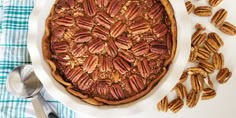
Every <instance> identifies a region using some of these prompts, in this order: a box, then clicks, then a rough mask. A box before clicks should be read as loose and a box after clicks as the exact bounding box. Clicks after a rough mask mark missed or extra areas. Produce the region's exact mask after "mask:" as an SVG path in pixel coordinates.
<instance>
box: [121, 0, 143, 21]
mask: <svg viewBox="0 0 236 118" xmlns="http://www.w3.org/2000/svg"><path fill="white" fill-rule="evenodd" d="M141 11H142V9H141V7H140V5H138V4H137V3H133V4H130V5H129V6H128V9H127V11H126V13H125V17H126V18H127V19H129V20H133V19H135V18H136V17H137V16H138V15H139V14H140V13H141Z"/></svg>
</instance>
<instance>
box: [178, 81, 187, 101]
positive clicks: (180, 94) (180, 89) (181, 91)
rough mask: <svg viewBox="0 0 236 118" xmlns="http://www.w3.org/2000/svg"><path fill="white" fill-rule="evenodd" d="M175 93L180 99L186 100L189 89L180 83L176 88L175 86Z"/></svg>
mask: <svg viewBox="0 0 236 118" xmlns="http://www.w3.org/2000/svg"><path fill="white" fill-rule="evenodd" d="M175 92H176V94H177V96H178V97H179V98H180V99H184V98H186V97H187V89H186V87H185V86H184V85H183V84H181V83H178V84H177V85H176V86H175Z"/></svg>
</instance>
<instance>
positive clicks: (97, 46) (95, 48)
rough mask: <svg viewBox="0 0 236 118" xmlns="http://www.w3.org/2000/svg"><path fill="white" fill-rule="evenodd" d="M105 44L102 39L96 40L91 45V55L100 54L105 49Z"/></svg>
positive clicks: (89, 47)
mask: <svg viewBox="0 0 236 118" xmlns="http://www.w3.org/2000/svg"><path fill="white" fill-rule="evenodd" d="M104 46H105V45H104V43H103V42H102V40H100V39H94V40H93V41H92V42H90V43H89V45H88V49H89V52H91V53H99V52H101V51H102V50H103V49H104Z"/></svg>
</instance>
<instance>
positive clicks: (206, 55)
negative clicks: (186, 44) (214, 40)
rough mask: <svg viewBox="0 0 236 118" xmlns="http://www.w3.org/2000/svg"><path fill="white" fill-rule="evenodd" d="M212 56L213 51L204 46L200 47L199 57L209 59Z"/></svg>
mask: <svg viewBox="0 0 236 118" xmlns="http://www.w3.org/2000/svg"><path fill="white" fill-rule="evenodd" d="M210 56H211V52H210V51H208V50H207V49H206V48H204V47H198V51H197V59H198V60H199V59H202V60H208V59H209V58H210Z"/></svg>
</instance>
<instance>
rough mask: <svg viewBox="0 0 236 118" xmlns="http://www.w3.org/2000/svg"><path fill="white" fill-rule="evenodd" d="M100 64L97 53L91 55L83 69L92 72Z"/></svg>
mask: <svg viewBox="0 0 236 118" xmlns="http://www.w3.org/2000/svg"><path fill="white" fill-rule="evenodd" d="M97 65H98V57H97V56H96V55H91V56H89V57H88V58H86V60H85V61H84V63H83V66H82V67H83V70H84V71H86V72H88V73H92V72H93V71H94V70H95V68H96V67H97Z"/></svg>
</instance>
